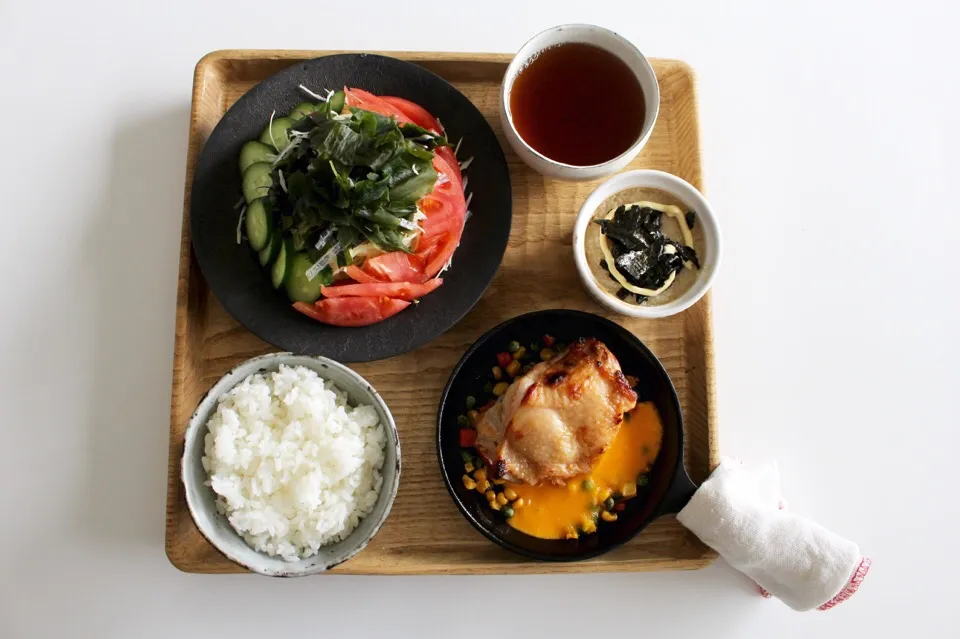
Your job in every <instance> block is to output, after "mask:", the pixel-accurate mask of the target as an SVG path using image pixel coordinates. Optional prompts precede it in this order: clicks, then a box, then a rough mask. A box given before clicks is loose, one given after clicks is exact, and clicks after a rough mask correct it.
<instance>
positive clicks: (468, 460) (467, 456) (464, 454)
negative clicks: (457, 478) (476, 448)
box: [460, 448, 473, 464]
mask: <svg viewBox="0 0 960 639" xmlns="http://www.w3.org/2000/svg"><path fill="white" fill-rule="evenodd" d="M460 459H462V460H463V463H464V464H469V463H471V462H472V461H473V455H471V454H470V453H469V452H467V451H465V450H463V449H462V448H461V449H460Z"/></svg>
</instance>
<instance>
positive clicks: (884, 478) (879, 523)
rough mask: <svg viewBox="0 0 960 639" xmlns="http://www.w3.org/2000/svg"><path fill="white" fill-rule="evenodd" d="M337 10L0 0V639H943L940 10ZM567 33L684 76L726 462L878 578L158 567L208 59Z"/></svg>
mask: <svg viewBox="0 0 960 639" xmlns="http://www.w3.org/2000/svg"><path fill="white" fill-rule="evenodd" d="M111 4H112V5H113V6H109V5H111ZM355 4H362V5H363V6H364V7H369V8H365V9H364V10H362V11H354V10H353V9H352V4H351V3H340V4H339V5H338V9H337V10H336V11H331V10H330V9H329V5H328V4H326V3H321V2H303V1H296V2H290V3H281V4H277V3H270V2H263V1H262V0H259V1H252V0H229V1H219V2H200V1H196V0H195V1H192V2H184V1H176V2H173V1H170V2H164V3H160V2H154V3H147V2H114V3H106V2H98V1H96V0H87V1H84V2H66V1H64V0H59V1H57V0H54V1H52V2H36V1H32V2H27V1H23V0H21V1H19V2H14V0H0V81H2V85H0V86H2V89H0V116H2V117H0V122H2V123H3V125H2V127H0V140H2V149H3V151H2V153H0V175H2V176H3V177H2V180H0V181H2V183H3V185H4V188H3V189H2V190H3V194H4V195H3V197H2V199H0V201H2V203H3V204H2V209H3V213H2V217H0V220H2V221H0V225H2V228H3V233H2V235H3V237H4V241H3V243H2V246H3V248H2V249H0V264H2V269H0V272H2V273H3V278H2V279H3V289H2V290H3V294H2V295H0V305H2V306H0V310H2V314H0V317H2V322H3V328H4V330H3V331H2V332H0V343H2V350H0V353H2V356H3V365H2V367H0V376H2V383H0V389H2V390H0V393H2V406H3V413H4V414H3V417H2V418H0V424H2V426H0V428H2V432H3V435H4V436H3V445H2V446H0V476H2V479H3V481H2V483H0V541H2V543H0V637H4V638H5V639H15V638H16V639H19V638H20V637H57V636H62V637H170V638H173V637H200V636H204V637H246V636H249V637H254V636H256V637H263V636H270V637H294V636H324V637H328V636H329V637H334V636H350V634H352V636H375V633H376V634H377V635H380V631H386V632H389V633H391V635H388V636H418V637H431V636H436V637H459V638H463V637H472V636H479V635H480V634H481V633H482V634H484V635H486V634H487V633H495V634H494V635H491V636H504V637H506V636H511V635H517V636H527V637H529V636H555V637H560V636H573V637H586V636H591V633H609V632H610V631H616V630H621V631H623V632H622V633H621V634H619V635H617V636H626V637H640V636H653V637H660V636H677V637H708V636H709V637H715V638H720V637H778V638H780V637H820V638H830V637H849V636H864V637H867V636H869V637H888V636H889V637H893V636H896V637H902V636H904V635H909V636H917V637H920V636H922V637H947V636H953V637H956V636H958V635H957V634H956V633H957V632H960V613H958V610H960V606H958V604H957V595H958V594H960V589H958V586H957V581H956V575H957V569H958V568H960V560H958V555H957V553H956V548H955V542H954V539H956V530H957V528H958V527H960V507H958V506H957V504H956V502H955V500H954V499H953V496H952V495H951V494H950V493H949V492H948V489H947V486H948V484H949V482H951V481H952V480H953V478H954V476H955V474H954V472H953V471H954V468H955V466H954V464H956V463H957V450H958V447H960V434H958V432H960V420H958V418H957V411H956V409H955V407H956V400H957V394H958V391H960V388H958V375H957V372H956V365H957V362H958V361H960V340H958V338H957V336H956V331H957V329H958V326H960V301H958V300H960V295H958V288H957V281H958V275H960V267H958V265H957V253H956V251H955V245H956V236H957V235H958V233H960V214H958V206H957V197H956V193H955V188H951V187H952V186H955V185H956V184H957V179H958V178H957V176H958V175H960V163H958V161H957V154H956V149H957V146H958V145H960V127H958V121H960V120H958V116H957V109H958V104H960V89H958V86H960V83H958V77H960V75H958V73H960V72H958V70H957V62H958V61H960V38H958V37H957V34H956V27H957V26H958V23H960V10H958V4H957V3H956V2H952V3H951V2H949V1H948V0H944V1H943V2H940V3H933V2H921V1H912V2H897V3H891V2H884V3H880V2H866V1H864V2H843V3H835V2H822V1H817V2H806V3H799V2H798V3H795V4H791V5H790V6H788V3H781V2H776V3H774V2H764V1H758V2H753V3H747V2H737V3H722V2H708V1H704V2H697V3H678V2H658V3H653V2H637V1H636V0H633V1H632V2H622V3H620V2H567V1H563V2H561V1H554V2H546V1H544V2H536V3H534V2H530V3H521V2H520V1H519V0H513V1H511V2H501V1H495V0H484V1H483V2H472V3H469V5H467V6H465V7H463V8H458V9H454V8H453V5H454V4H455V3H451V2H443V3H440V2H437V3H431V2H408V3H403V5H402V6H403V8H402V9H398V8H397V7H398V5H399V4H400V3H396V2H390V3H383V5H382V6H380V7H379V8H378V7H377V6H375V5H376V3H373V2H365V3H355ZM578 21H580V22H593V23H597V24H601V25H607V26H611V27H614V28H616V29H617V30H619V31H620V32H621V33H623V34H624V35H626V36H627V37H628V38H630V39H632V40H633V41H634V42H636V43H637V44H638V45H639V46H640V47H641V49H642V50H643V51H644V52H646V53H647V54H648V55H652V56H660V57H676V58H681V59H684V60H686V61H688V62H689V63H690V64H692V65H693V66H694V68H695V69H696V70H697V72H698V74H699V78H700V97H701V114H702V129H703V152H704V171H705V183H706V192H707V195H708V197H709V198H710V199H711V201H712V203H713V204H714V206H715V208H716V210H717V211H718V212H719V214H720V217H721V222H722V224H723V230H724V235H725V239H726V252H725V262H724V264H723V266H722V269H721V272H720V275H719V277H718V279H717V282H716V286H715V297H714V301H715V305H716V306H715V309H716V313H715V322H716V350H717V380H718V397H719V411H720V413H719V418H720V435H721V443H722V450H723V452H724V453H726V454H728V455H731V456H737V457H740V458H742V459H745V460H763V459H769V458H775V459H777V460H778V461H779V462H780V465H781V469H782V475H783V484H784V491H785V493H786V496H787V498H788V500H789V502H790V505H791V507H792V508H793V509H795V510H796V511H798V512H801V513H804V514H807V515H809V516H811V517H814V518H816V519H817V520H819V521H820V522H822V523H823V524H825V525H827V526H829V527H830V528H832V529H834V530H836V531H837V532H839V533H841V534H843V535H845V536H848V537H850V538H852V539H854V540H856V541H858V542H859V543H860V544H861V547H862V548H863V551H864V552H865V553H867V554H868V555H870V556H872V557H873V559H874V561H875V563H874V567H873V570H872V573H871V575H870V577H869V578H868V579H867V581H866V582H865V583H864V585H863V587H862V589H861V591H860V593H859V594H857V595H856V597H854V598H853V599H852V600H851V601H849V602H847V603H845V604H843V605H842V606H840V607H839V608H837V609H834V610H832V611H830V612H826V613H806V614H800V613H795V612H792V611H790V610H789V609H787V608H786V607H785V606H783V605H782V604H780V603H779V602H777V601H767V600H764V599H762V598H760V597H758V596H756V595H755V594H754V592H753V590H752V588H751V585H750V583H749V582H748V581H747V580H746V579H745V578H744V577H742V576H740V575H739V574H738V573H736V572H734V571H733V570H732V569H730V568H729V567H728V566H727V565H726V564H724V563H723V562H722V561H718V562H717V563H715V564H714V565H713V566H711V567H709V568H707V569H705V570H700V571H695V572H688V573H661V574H616V575H580V576H530V577H511V578H506V577H421V578H418V577H403V578H371V577H343V576H338V577H330V578H327V577H319V578H310V579H302V580H294V581H284V580H270V579H265V578H257V577H252V576H247V575H237V576H222V577H221V576H217V577H211V576H197V575H187V574H183V573H180V572H178V571H177V570H176V569H174V568H173V567H172V566H171V565H170V564H169V563H168V562H167V559H166V557H165V556H164V552H163V527H164V493H165V486H166V467H167V420H168V407H169V392H170V377H171V375H170V368H171V357H172V347H173V319H174V313H173V310H174V297H175V281H176V270H177V251H178V243H179V238H180V214H181V203H182V198H183V173H184V158H185V155H186V143H187V117H188V109H189V106H190V87H191V80H192V72H193V66H194V64H195V63H196V61H197V60H198V59H199V58H200V57H201V56H202V55H203V54H204V53H206V52H208V51H211V50H214V49H221V48H244V47H248V48H298V49H339V48H348V49H380V50H418V49H434V50H447V51H455V50H463V51H508V52H509V51H515V50H516V49H517V48H518V47H519V46H520V45H521V44H522V42H523V41H524V40H525V39H526V38H527V37H528V36H530V35H532V34H533V33H535V32H536V31H539V30H540V29H542V28H546V27H548V26H551V25H554V24H559V23H563V22H578ZM571 90H575V87H571ZM584 99H585V100H589V99H590V96H584ZM369 604H373V605H374V607H375V610H376V611H375V612H371V611H370V609H369ZM266 633H269V634H266ZM348 633H350V634H348ZM380 636H382V635H380ZM596 636H600V635H599V634H597V635H596Z"/></svg>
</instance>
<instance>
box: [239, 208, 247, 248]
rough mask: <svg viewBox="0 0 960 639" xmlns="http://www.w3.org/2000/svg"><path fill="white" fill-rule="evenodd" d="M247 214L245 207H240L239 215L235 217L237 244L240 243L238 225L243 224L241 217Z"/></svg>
mask: <svg viewBox="0 0 960 639" xmlns="http://www.w3.org/2000/svg"><path fill="white" fill-rule="evenodd" d="M246 215H247V207H243V208H242V209H240V217H239V218H238V219H237V244H239V243H240V241H241V239H242V237H241V235H240V227H242V226H243V218H244V217H246Z"/></svg>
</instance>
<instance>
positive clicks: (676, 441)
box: [437, 310, 696, 561]
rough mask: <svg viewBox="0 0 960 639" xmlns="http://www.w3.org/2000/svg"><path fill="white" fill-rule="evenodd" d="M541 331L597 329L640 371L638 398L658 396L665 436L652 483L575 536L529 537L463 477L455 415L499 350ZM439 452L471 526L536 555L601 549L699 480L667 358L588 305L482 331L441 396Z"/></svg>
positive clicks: (578, 333)
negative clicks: (615, 513)
mask: <svg viewBox="0 0 960 639" xmlns="http://www.w3.org/2000/svg"><path fill="white" fill-rule="evenodd" d="M544 334H550V335H553V336H554V337H556V338H557V340H558V341H562V342H569V341H572V340H574V339H576V338H578V337H595V338H597V339H599V340H600V341H602V342H604V343H605V344H606V345H607V347H608V348H609V349H610V350H611V351H612V352H613V354H614V355H615V356H616V357H617V359H618V360H619V361H620V366H621V368H622V369H623V371H624V374H626V375H634V376H636V377H638V378H639V379H640V383H639V385H638V387H637V393H638V395H639V396H640V398H639V400H640V401H653V402H654V403H655V404H656V406H657V410H658V412H659V413H660V419H661V420H662V422H663V444H662V446H661V448H660V454H659V455H658V456H657V460H656V462H654V466H653V469H652V470H651V471H650V475H649V476H650V483H649V485H648V486H647V487H646V488H641V489H640V492H638V495H637V497H635V498H633V499H631V500H629V501H627V502H626V503H627V507H626V509H625V510H624V511H623V512H622V513H620V516H619V518H618V520H617V521H615V522H609V523H608V522H603V521H599V522H598V527H597V528H598V529H597V532H596V533H594V534H590V535H582V536H581V537H580V538H579V539H575V540H572V539H571V540H567V539H564V540H553V539H539V538H537V537H531V536H530V535H527V534H525V533H522V532H519V531H517V530H514V529H513V528H511V527H510V526H509V525H508V524H507V523H506V521H505V520H504V519H503V517H502V515H500V513H498V512H494V511H492V510H490V508H489V507H488V506H487V500H486V499H484V497H483V496H482V495H480V493H478V492H477V491H476V490H472V491H471V490H467V489H466V488H465V487H464V485H463V481H462V479H461V478H462V476H463V460H462V459H461V458H460V445H459V441H458V431H459V425H458V424H457V416H458V415H459V414H461V413H462V412H463V410H464V409H463V407H464V402H465V401H466V397H467V395H480V394H482V392H481V391H482V387H483V385H484V380H485V379H486V376H487V373H488V372H489V370H490V368H491V367H492V366H494V365H495V364H494V362H495V361H496V354H497V353H498V352H502V351H504V350H506V345H507V344H508V343H509V342H510V341H511V340H517V341H519V342H520V343H521V344H529V343H530V342H538V341H540V340H541V339H542V337H543V335H544ZM437 454H438V456H439V459H440V469H441V471H442V473H443V479H444V481H445V482H446V485H447V490H448V491H450V496H451V497H453V501H454V502H456V504H457V506H458V507H459V508H460V511H461V512H462V513H463V515H464V517H466V518H467V521H469V522H470V523H471V524H473V526H474V528H476V529H477V530H479V531H480V532H481V533H483V534H484V535H485V536H486V537H487V538H488V539H490V540H491V541H493V542H494V543H496V544H498V545H500V546H502V547H503V548H506V549H508V550H512V551H514V552H517V553H520V554H521V555H525V556H527V557H532V558H534V559H542V560H547V561H578V560H581V559H590V558H591V557H596V556H597V555H601V554H603V553H605V552H607V551H609V550H612V549H613V548H616V547H617V546H619V545H621V544H623V543H625V542H627V541H629V540H630V539H632V538H633V537H634V536H635V535H636V534H637V533H639V532H640V531H641V530H643V528H644V527H645V526H646V525H647V524H649V523H650V522H651V521H653V520H654V519H656V518H657V517H659V516H660V515H664V514H667V513H676V512H679V511H680V509H681V508H683V506H685V505H686V503H687V502H688V501H689V500H690V497H691V496H692V495H693V493H694V491H695V490H696V486H695V485H694V483H693V482H692V481H691V480H690V478H689V477H688V476H687V473H686V471H685V470H684V468H683V417H682V415H681V413H680V402H679V401H678V399H677V392H676V390H675V389H674V388H673V384H672V383H671V382H670V378H669V377H668V376H667V372H666V371H665V370H664V368H663V365H662V364H660V361H659V360H658V359H657V358H656V356H654V354H653V353H651V352H650V350H649V349H648V348H647V347H646V346H644V344H643V342H641V341H640V340H639V339H637V338H636V337H635V336H634V335H633V334H632V333H630V332H629V331H627V330H626V329H624V328H623V327H621V326H618V325H617V324H614V323H613V322H611V321H610V320H608V319H604V318H602V317H599V316H597V315H593V314H590V313H583V312H580V311H567V310H547V311H538V312H535V313H528V314H526V315H521V316H519V317H515V318H513V319H510V320H507V321H506V322H504V323H502V324H500V325H499V326H497V327H495V328H493V329H491V330H490V331H489V332H487V334H486V335H484V336H483V337H481V338H480V339H478V340H477V341H476V342H475V343H474V344H473V346H471V347H470V350H468V351H467V352H466V354H464V356H463V357H462V358H461V359H460V363H458V364H457V366H456V368H454V369H453V373H452V374H451V376H450V381H449V382H447V386H446V388H445V389H444V391H443V395H442V396H441V398H440V408H439V410H438V412H437Z"/></svg>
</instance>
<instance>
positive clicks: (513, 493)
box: [503, 488, 517, 501]
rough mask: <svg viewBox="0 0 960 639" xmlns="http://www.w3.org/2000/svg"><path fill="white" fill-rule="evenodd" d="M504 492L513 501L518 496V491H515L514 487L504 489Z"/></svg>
mask: <svg viewBox="0 0 960 639" xmlns="http://www.w3.org/2000/svg"><path fill="white" fill-rule="evenodd" d="M503 494H504V495H506V496H507V499H509V500H510V501H513V500H514V499H516V498H517V491H515V490H514V489H513V488H507V489H506V490H504V491H503Z"/></svg>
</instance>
